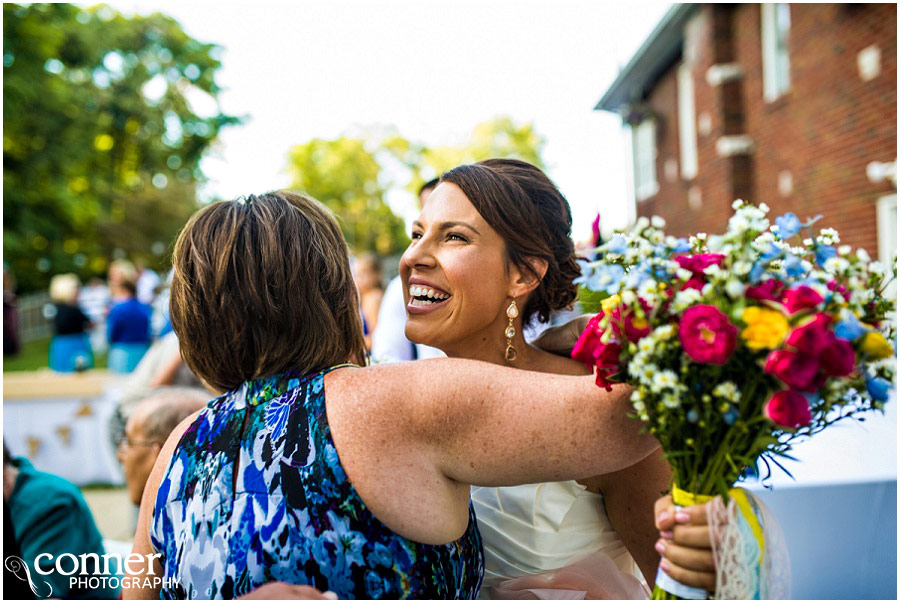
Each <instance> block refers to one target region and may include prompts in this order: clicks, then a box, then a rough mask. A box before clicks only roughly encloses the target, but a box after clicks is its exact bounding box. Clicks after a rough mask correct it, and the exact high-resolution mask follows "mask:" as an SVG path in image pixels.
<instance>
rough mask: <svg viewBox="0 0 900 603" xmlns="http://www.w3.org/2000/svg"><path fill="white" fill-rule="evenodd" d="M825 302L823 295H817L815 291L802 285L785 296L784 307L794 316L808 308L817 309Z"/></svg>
mask: <svg viewBox="0 0 900 603" xmlns="http://www.w3.org/2000/svg"><path fill="white" fill-rule="evenodd" d="M823 301H825V300H824V299H823V298H822V296H821V295H819V294H818V293H816V291H815V289H812V288H810V287H807V286H806V285H801V286H800V287H798V288H796V289H791V290H790V291H788V292H787V293H785V294H784V307H785V308H787V311H788V312H790V313H791V314H793V313H794V312H798V311H800V310H806V309H807V308H815V307H816V306H818V305H819V304H821V303H822V302H823Z"/></svg>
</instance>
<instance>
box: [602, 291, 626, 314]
mask: <svg viewBox="0 0 900 603" xmlns="http://www.w3.org/2000/svg"><path fill="white" fill-rule="evenodd" d="M621 303H622V298H621V297H619V294H618V293H616V294H615V295H610V296H609V297H607V298H606V299H604V300H603V301H602V302H600V307H601V308H603V311H604V312H606V313H607V314H609V313H610V312H612V311H613V310H615V309H616V308H618V307H619V304H621Z"/></svg>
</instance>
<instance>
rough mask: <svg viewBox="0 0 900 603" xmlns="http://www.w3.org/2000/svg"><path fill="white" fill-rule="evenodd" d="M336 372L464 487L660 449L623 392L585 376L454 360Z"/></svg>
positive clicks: (572, 475) (540, 476) (578, 474)
mask: <svg viewBox="0 0 900 603" xmlns="http://www.w3.org/2000/svg"><path fill="white" fill-rule="evenodd" d="M341 372H342V373H345V375H344V376H343V379H342V381H343V380H344V379H346V380H348V381H347V382H345V383H344V385H342V386H341V389H342V390H343V392H345V395H346V394H350V395H354V394H353V392H359V393H361V394H362V395H364V396H366V397H367V398H368V399H369V400H370V401H372V402H373V403H377V404H379V406H380V405H381V404H384V407H385V408H390V409H392V413H391V420H392V421H394V422H395V423H396V427H395V429H397V430H398V431H399V432H400V434H402V435H401V436H400V437H401V438H402V439H403V440H405V441H407V442H409V443H410V448H409V449H410V450H419V454H420V455H421V454H425V455H429V456H430V457H431V458H429V462H430V463H433V464H434V466H435V467H436V468H437V470H438V471H439V472H440V473H441V474H443V476H445V477H446V478H449V479H451V480H454V481H456V482H460V483H464V484H474V485H486V486H503V485H511V484H522V483H534V482H542V481H558V480H565V479H577V478H584V477H589V476H594V475H597V474H601V473H608V472H611V471H617V470H619V469H623V468H625V467H629V466H631V465H634V464H635V463H636V462H638V461H640V460H641V459H643V458H644V457H646V456H647V455H648V454H650V453H651V452H653V451H654V450H655V449H656V448H657V447H658V444H657V443H656V441H655V440H654V439H653V438H651V437H650V436H646V435H641V434H639V429H640V423H639V422H638V421H635V420H633V419H630V418H628V417H627V416H626V413H627V412H628V409H629V407H630V402H629V401H628V397H629V395H630V389H629V388H627V387H625V386H621V387H616V388H614V389H613V391H612V392H605V391H604V390H602V389H600V388H598V387H597V386H596V385H595V384H594V380H593V378H592V377H589V376H588V377H572V376H563V375H550V374H546V373H535V372H530V371H523V370H514V369H509V368H505V367H498V366H495V365H492V364H488V363H484V362H477V361H472V360H458V359H438V360H428V361H421V362H416V363H409V364H395V365H384V366H376V367H371V368H367V369H364V370H362V371H341ZM356 395H359V394H356ZM376 400H380V401H381V402H380V403H379V402H376Z"/></svg>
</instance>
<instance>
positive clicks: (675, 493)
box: [672, 485, 766, 563]
mask: <svg viewBox="0 0 900 603" xmlns="http://www.w3.org/2000/svg"><path fill="white" fill-rule="evenodd" d="M728 496H730V497H731V498H732V499H734V502H735V504H736V505H737V506H738V510H740V512H741V515H743V516H744V519H745V520H746V521H747V524H748V525H749V526H750V531H751V532H753V537H754V538H756V542H757V544H759V563H762V560H763V555H764V554H765V551H766V539H765V537H764V536H763V529H762V525H760V523H759V519H757V517H756V513H754V512H753V507H752V506H751V505H750V499H749V498H748V497H747V491H746V490H744V489H743V488H731V489H730V490H728ZM714 498H715V496H710V495H707V494H693V493H692V492H688V491H686V490H682V489H681V488H679V487H678V486H675V485H673V486H672V502H674V503H675V504H676V505H678V506H680V507H692V506H694V505H705V504H706V503H708V502H709V501H711V500H712V499H714Z"/></svg>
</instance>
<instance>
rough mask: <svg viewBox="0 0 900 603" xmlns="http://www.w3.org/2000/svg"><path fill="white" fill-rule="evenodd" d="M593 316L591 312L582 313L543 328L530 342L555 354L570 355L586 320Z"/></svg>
mask: <svg viewBox="0 0 900 603" xmlns="http://www.w3.org/2000/svg"><path fill="white" fill-rule="evenodd" d="M591 318H593V315H592V314H584V315H582V316H579V317H578V318H573V319H572V320H570V321H569V322H566V323H563V324H561V325H559V326H556V327H550V328H548V329H545V330H544V331H543V332H542V333H541V334H540V336H539V337H538V338H537V339H535V340H534V341H533V342H531V343H532V345H534V346H535V347H537V348H540V349H542V350H544V351H545V352H550V353H551V354H557V355H558V356H567V357H568V356H571V355H572V348H574V347H575V342H577V341H578V338H579V337H581V334H582V333H583V332H584V330H585V329H586V328H587V324H588V322H589V321H590V320H591Z"/></svg>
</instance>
